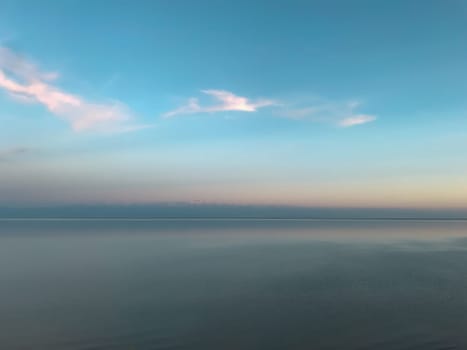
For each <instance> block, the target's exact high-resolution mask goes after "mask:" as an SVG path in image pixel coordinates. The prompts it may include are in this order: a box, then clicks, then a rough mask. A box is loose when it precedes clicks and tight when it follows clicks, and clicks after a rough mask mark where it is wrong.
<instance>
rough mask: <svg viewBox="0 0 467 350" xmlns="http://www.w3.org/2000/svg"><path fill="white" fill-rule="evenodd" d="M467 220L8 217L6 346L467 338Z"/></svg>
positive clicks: (2, 310)
mask: <svg viewBox="0 0 467 350" xmlns="http://www.w3.org/2000/svg"><path fill="white" fill-rule="evenodd" d="M466 330H467V222H462V221H309V220H308V221H307V220H243V221H242V220H180V221H176V220H152V221H151V220H147V221H137V220H136V221H131V220H117V221H116V220H45V221H44V220H42V221H41V220H26V221H24V220H23V221H21V220H1V221H0V349H6V350H41V349H44V350H59V349H60V350H62V349H63V350H101V349H102V350H103V349H122V350H123V349H128V350H149V349H154V350H159V349H203V350H210V349H213V350H214V349H215V350H224V349H226V350H230V349H232V350H234V349H235V350H243V349H245V350H246V349H268V350H269V349H428V350H429V349H444V350H446V349H467V332H466Z"/></svg>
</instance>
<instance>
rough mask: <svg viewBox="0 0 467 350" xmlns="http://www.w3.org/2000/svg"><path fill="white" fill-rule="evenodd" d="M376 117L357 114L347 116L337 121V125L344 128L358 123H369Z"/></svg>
mask: <svg viewBox="0 0 467 350" xmlns="http://www.w3.org/2000/svg"><path fill="white" fill-rule="evenodd" d="M375 120H376V117H375V116H374V115H367V114H359V115H356V116H352V117H348V118H345V119H342V120H341V121H339V125H340V126H342V127H344V128H346V127H349V126H354V125H360V124H365V123H370V122H372V121H375Z"/></svg>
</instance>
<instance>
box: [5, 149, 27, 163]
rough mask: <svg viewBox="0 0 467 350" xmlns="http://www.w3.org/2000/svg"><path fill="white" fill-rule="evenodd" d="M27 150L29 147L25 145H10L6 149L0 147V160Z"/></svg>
mask: <svg viewBox="0 0 467 350" xmlns="http://www.w3.org/2000/svg"><path fill="white" fill-rule="evenodd" d="M29 151H30V149H29V148H27V147H12V148H7V149H0V162H2V161H6V160H9V159H11V158H14V157H16V156H18V155H21V154H23V153H27V152H29Z"/></svg>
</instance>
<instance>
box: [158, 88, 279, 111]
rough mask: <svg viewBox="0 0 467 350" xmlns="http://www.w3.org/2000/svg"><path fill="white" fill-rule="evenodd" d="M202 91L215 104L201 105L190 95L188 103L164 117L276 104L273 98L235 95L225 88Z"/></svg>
mask: <svg viewBox="0 0 467 350" xmlns="http://www.w3.org/2000/svg"><path fill="white" fill-rule="evenodd" d="M201 92H202V93H204V94H206V95H208V96H211V97H212V98H214V100H215V101H216V102H217V103H215V104H211V105H206V106H202V105H201V104H200V102H199V99H198V98H196V97H192V98H190V99H189V100H188V103H187V104H185V105H183V106H181V107H179V108H177V109H175V110H173V111H170V112H167V113H165V114H164V115H163V117H165V118H170V117H175V116H178V115H184V114H197V113H216V112H226V111H238V112H256V111H257V110H258V109H259V108H262V107H267V106H272V105H276V104H277V103H276V102H275V101H273V100H268V99H258V100H250V99H249V98H247V97H243V96H237V95H235V94H233V93H232V92H229V91H225V90H201Z"/></svg>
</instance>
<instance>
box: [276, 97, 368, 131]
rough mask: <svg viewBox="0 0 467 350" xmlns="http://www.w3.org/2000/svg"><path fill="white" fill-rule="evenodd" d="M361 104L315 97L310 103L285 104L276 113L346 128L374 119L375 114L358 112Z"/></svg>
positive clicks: (285, 116) (286, 116)
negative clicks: (296, 105)
mask: <svg viewBox="0 0 467 350" xmlns="http://www.w3.org/2000/svg"><path fill="white" fill-rule="evenodd" d="M361 105H362V104H361V103H360V102H358V101H347V102H336V101H327V100H326V101H325V100H322V99H315V101H314V102H313V103H312V104H311V105H306V106H303V105H302V106H301V107H294V106H293V105H292V106H286V107H284V108H282V109H281V110H279V111H277V112H276V114H277V115H279V116H281V117H284V118H290V119H297V120H308V121H312V122H317V123H328V124H334V125H336V126H339V127H344V128H346V127H351V126H355V125H360V124H365V123H369V122H372V121H374V120H376V118H377V117H376V116H375V115H371V114H363V113H360V112H358V109H359V108H360V107H361Z"/></svg>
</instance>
